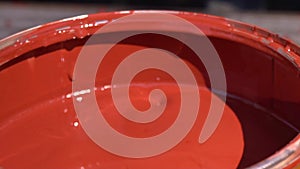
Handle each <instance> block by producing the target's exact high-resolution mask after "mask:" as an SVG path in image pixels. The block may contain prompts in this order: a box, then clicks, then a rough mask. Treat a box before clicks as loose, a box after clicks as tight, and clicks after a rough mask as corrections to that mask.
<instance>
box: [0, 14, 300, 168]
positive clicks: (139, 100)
mask: <svg viewBox="0 0 300 169" xmlns="http://www.w3.org/2000/svg"><path fill="white" fill-rule="evenodd" d="M125 15H128V14H121V13H103V14H96V15H91V16H89V17H87V18H81V19H80V18H77V19H74V20H67V21H63V22H55V23H50V24H46V25H44V26H42V27H39V28H35V29H33V30H30V31H27V32H24V33H21V34H19V35H14V36H12V37H10V38H7V39H5V40H3V41H1V44H0V48H1V52H0V65H1V66H0V80H1V83H0V93H1V98H0V106H1V113H0V131H1V132H0V149H1V151H0V166H2V167H3V168H4V169H5V168H47V167H49V168H80V167H82V166H83V167H85V168H99V167H100V168H101V167H102V168H121V167H125V166H129V167H132V168H141V166H143V168H145V167H149V168H154V167H155V168H158V167H160V168H167V167H171V168H174V167H179V168H199V167H200V166H199V165H201V166H204V168H235V167H236V166H237V165H238V164H239V167H246V166H250V165H252V164H254V163H257V162H259V161H261V160H263V159H265V158H266V157H268V156H270V155H272V154H273V153H275V152H276V151H278V150H279V149H281V148H282V147H283V146H284V145H286V144H288V143H289V142H290V141H291V140H292V139H293V138H294V137H296V135H297V134H299V129H300V125H299V124H300V122H299V119H300V115H299V110H300V92H299V91H300V89H299V86H300V79H299V64H300V60H299V53H300V49H299V48H298V47H297V46H296V45H295V44H293V43H291V42H289V41H287V40H285V39H282V38H280V37H278V36H275V35H273V34H271V33H269V32H267V31H264V30H262V29H260V28H256V27H252V26H249V25H246V24H242V23H237V22H233V21H230V20H226V19H224V18H218V17H213V16H207V15H202V14H192V13H176V15H178V16H180V17H183V18H184V19H187V20H188V21H190V22H192V23H193V24H195V25H196V26H198V27H199V28H201V30H202V31H203V32H204V33H205V34H206V35H207V36H208V37H209V38H210V40H211V41H212V43H213V45H214V46H215V48H216V50H217V52H218V53H219V55H220V57H221V60H222V62H223V66H224V69H225V73H226V78H227V85H228V92H229V93H230V95H229V96H228V101H227V102H226V103H227V107H226V109H225V112H224V116H223V118H222V122H221V124H220V125H219V127H218V129H217V131H216V133H215V134H214V135H213V137H212V138H211V139H209V140H208V142H206V143H205V144H203V145H199V144H198V143H196V142H195V140H197V137H198V135H199V132H200V129H201V126H202V125H203V120H204V118H205V116H206V114H207V110H208V106H209V102H208V101H209V98H210V91H209V90H207V87H206V86H208V87H209V86H210V85H209V83H208V79H207V74H206V71H205V69H204V67H203V64H202V63H201V61H199V60H197V56H195V54H194V53H193V52H191V51H190V50H189V49H188V48H187V47H186V46H185V45H184V44H182V43H180V42H178V41H176V40H174V39H171V38H167V37H163V36H158V35H153V34H144V35H139V36H135V37H131V38H129V39H126V40H124V41H122V42H121V43H119V44H118V45H116V46H115V47H114V50H112V52H110V53H109V54H108V57H106V58H107V59H106V58H105V59H106V60H104V61H103V65H102V66H100V69H99V72H98V75H97V80H96V87H97V90H96V93H97V98H98V104H99V106H100V107H101V106H102V108H103V109H107V110H110V111H112V112H114V113H113V114H114V116H110V114H105V117H106V118H107V120H108V121H111V122H112V123H111V125H112V126H113V127H114V128H116V129H117V130H119V131H120V132H124V133H126V134H128V135H131V136H136V137H147V136H151V135H155V134H157V133H159V132H161V131H163V130H164V129H165V128H166V127H167V126H168V125H170V124H171V123H172V121H173V120H174V118H176V114H172V113H168V112H174V110H176V109H177V108H178V103H179V102H180V99H178V97H176V95H178V92H176V91H178V87H177V86H176V85H174V84H173V83H172V82H174V80H173V79H172V78H171V77H169V76H168V75H166V74H163V73H162V72H161V71H156V70H151V71H146V72H143V74H140V75H138V76H136V78H135V79H134V81H133V82H132V84H133V85H132V87H131V99H132V102H133V104H134V105H135V106H136V107H137V108H139V109H141V110H143V109H146V108H147V106H148V104H147V102H145V97H146V98H147V96H148V92H149V91H150V90H151V89H153V88H157V87H159V88H162V89H163V90H164V91H165V92H166V93H167V94H169V95H170V98H171V99H173V101H174V103H175V104H170V105H169V107H168V109H167V110H166V111H165V113H164V115H163V116H162V117H161V118H159V119H158V120H157V121H156V122H157V124H159V125H158V126H159V127H156V128H154V124H148V125H145V126H143V127H138V126H136V125H135V124H132V123H130V122H128V121H126V120H124V119H122V118H120V117H118V114H117V112H116V110H115V109H114V107H113V106H108V105H111V104H109V103H111V100H110V99H109V97H107V95H109V90H105V91H101V90H99V89H100V88H101V87H103V86H104V85H107V84H109V83H110V80H111V75H112V72H113V70H114V69H115V67H116V66H117V64H118V63H119V60H118V59H121V58H122V57H123V56H126V54H129V53H131V52H133V51H136V50H139V49H142V48H146V47H160V48H163V49H166V50H169V51H172V52H174V53H175V54H177V55H178V56H180V57H182V58H183V59H185V61H186V63H187V64H188V65H189V66H190V68H191V69H192V70H193V73H194V74H195V76H196V77H197V82H198V85H199V86H201V88H200V90H199V92H200V95H201V105H203V106H200V113H199V114H200V116H199V118H198V119H197V121H196V125H195V126H194V128H193V129H192V131H191V132H190V133H189V135H188V136H187V137H186V138H185V139H184V140H183V142H182V143H180V144H179V145H178V146H176V147H175V148H174V149H172V150H171V151H169V152H167V153H165V154H162V155H160V156H158V157H155V158H149V159H142V160H136V159H124V158H121V157H118V156H115V155H112V154H109V153H107V152H106V151H104V150H102V149H101V148H99V147H98V146H97V145H96V144H94V143H93V142H92V141H91V140H90V139H89V138H88V136H86V135H85V133H84V132H83V130H82V129H81V126H80V124H79V125H78V126H77V124H78V123H77V122H78V121H77V119H76V116H75V112H74V109H73V105H72V99H69V98H67V96H69V95H68V94H69V93H71V81H72V80H74V79H72V73H73V66H74V63H75V61H76V57H77V56H78V53H79V52H80V49H81V48H82V46H83V45H84V43H85V42H86V40H87V38H88V37H89V35H90V34H93V32H95V31H96V30H97V29H98V28H99V27H101V25H98V26H91V27H87V28H85V25H86V24H87V25H89V24H90V23H95V22H97V21H103V20H108V21H111V20H112V19H114V18H118V17H121V16H125ZM156 24H157V26H161V25H163V24H166V23H156ZM167 24H171V23H167ZM81 26H82V27H81ZM174 26H175V25H174ZM182 33H183V35H184V36H191V35H189V34H185V32H182ZM73 38H74V39H73ZM114 51H115V52H114ZM116 51H122V53H121V54H124V55H122V56H118V57H117V55H118V54H120V52H116ZM109 56H110V57H109ZM112 56H114V57H112ZM105 62H107V63H114V64H105ZM101 71H102V72H101ZM103 71H104V72H105V75H103ZM157 76H160V78H161V79H163V80H161V81H160V82H164V83H163V84H159V83H158V82H157V81H156V79H155V78H154V77H157ZM144 82H147V84H145V83H144ZM135 84H143V87H138V86H135ZM149 84H150V85H149ZM136 89H137V90H136ZM136 91H142V93H137V92H136ZM103 97H107V98H106V99H105V100H104V102H100V101H99V100H101V98H103ZM275 116H276V118H275ZM116 117H118V118H116ZM236 117H237V118H236ZM279 118H280V119H283V121H284V122H283V121H280V120H278V119H279ZM121 122H122V123H121ZM240 125H241V127H242V129H243V135H242V133H241V130H240ZM124 126H125V127H124ZM228 135H230V137H229V136H228ZM242 137H243V138H244V143H243V138H242ZM243 145H245V147H244V148H243ZM241 157H242V159H241V161H240V158H241Z"/></svg>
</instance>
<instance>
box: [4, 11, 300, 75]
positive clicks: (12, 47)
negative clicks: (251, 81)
mask: <svg viewBox="0 0 300 169" xmlns="http://www.w3.org/2000/svg"><path fill="white" fill-rule="evenodd" d="M134 13H168V14H174V15H177V16H179V17H183V18H184V19H187V20H188V21H190V22H192V23H194V24H197V23H198V25H197V26H200V27H201V25H203V28H205V27H206V28H207V27H209V29H205V30H203V32H204V33H205V34H206V35H208V36H217V37H221V38H225V39H229V40H235V41H237V42H239V43H245V44H247V45H248V46H252V47H254V48H257V49H259V50H262V51H264V52H266V53H270V52H271V51H272V53H270V54H273V55H274V54H277V55H278V54H279V55H280V56H282V57H283V58H285V59H286V60H288V62H290V63H291V64H293V65H294V67H295V68H296V69H297V71H299V72H300V57H299V56H300V47H299V46H298V45H297V44H296V43H294V42H292V41H291V40H289V39H286V38H284V37H281V36H279V35H277V34H274V33H272V32H270V31H267V30H265V29H262V28H260V27H257V26H254V25H250V24H246V23H242V22H239V21H235V20H231V19H227V18H224V17H218V16H213V15H208V14H202V13H194V12H183V11H160V10H132V11H118V12H107V13H98V14H91V15H80V16H76V17H72V18H66V19H62V20H59V21H55V22H50V23H47V24H44V25H39V26H36V27H33V28H31V29H27V30H24V31H22V32H19V33H17V34H14V35H12V36H9V37H7V38H4V39H2V40H0V50H1V51H2V54H0V66H2V65H3V64H5V63H6V62H8V61H10V60H12V59H14V58H16V57H18V56H20V55H22V54H24V53H26V52H28V51H31V50H33V49H36V48H39V47H45V46H49V45H51V44H54V43H58V42H61V41H66V40H71V39H82V38H85V37H87V36H90V35H92V34H93V33H95V31H96V30H97V29H99V27H101V26H102V25H105V24H107V23H109V22H112V21H114V20H115V19H117V18H119V17H122V16H126V15H129V14H134ZM164 24H166V23H164ZM170 24H172V23H170ZM49 35H53V37H51V38H49ZM258 44H260V45H258ZM270 49H271V50H270ZM12 52H13V56H3V55H12V54H11V53H12Z"/></svg>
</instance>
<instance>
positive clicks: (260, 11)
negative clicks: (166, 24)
mask: <svg viewBox="0 0 300 169" xmlns="http://www.w3.org/2000/svg"><path fill="white" fill-rule="evenodd" d="M131 9H166V10H181V11H193V12H202V13H207V14H212V15H218V16H223V17H227V18H231V19H235V20H239V21H243V22H247V23H251V24H255V25H258V26H260V27H263V28H266V29H268V30H271V31H272V32H275V33H278V34H280V35H282V36H284V37H287V38H289V39H292V40H293V41H294V42H296V43H298V44H300V0H160V1H158V0H65V1H59V0H52V1H46V2H45V1H42V2H41V1H37V0H36V1H16V0H11V1H9V0H7V1H0V39H2V38H4V37H7V36H9V35H12V34H14V33H17V32H19V31H21V30H24V29H28V28H31V27H33V26H37V25H40V24H44V23H47V22H51V21H55V20H59V19H63V18H67V17H72V16H76V15H82V14H90V13H97V12H107V11H116V10H131Z"/></svg>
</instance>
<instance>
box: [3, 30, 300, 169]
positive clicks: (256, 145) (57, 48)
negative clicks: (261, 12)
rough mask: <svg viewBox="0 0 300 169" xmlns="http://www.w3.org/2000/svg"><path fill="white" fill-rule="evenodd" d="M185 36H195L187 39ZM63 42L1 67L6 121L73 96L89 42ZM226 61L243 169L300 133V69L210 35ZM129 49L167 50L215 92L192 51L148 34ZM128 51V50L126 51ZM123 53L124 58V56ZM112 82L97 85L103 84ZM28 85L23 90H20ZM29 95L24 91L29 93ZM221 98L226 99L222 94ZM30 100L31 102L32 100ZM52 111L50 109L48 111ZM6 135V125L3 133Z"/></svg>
mask: <svg viewBox="0 0 300 169" xmlns="http://www.w3.org/2000/svg"><path fill="white" fill-rule="evenodd" d="M181 34H182V36H186V37H189V36H194V35H191V34H184V33H181ZM88 38H89V36H87V37H85V38H82V39H78V38H75V39H71V40H64V39H63V38H62V39H61V41H60V42H58V43H54V44H51V45H45V46H44V47H38V48H36V49H33V50H31V51H29V52H26V53H24V54H22V55H21V56H18V57H17V58H15V59H12V60H10V61H9V62H7V63H5V64H4V65H1V67H0V70H1V72H0V78H1V79H3V80H2V81H1V84H0V86H1V88H0V93H3V95H4V96H5V99H1V102H0V106H1V107H2V113H1V114H0V121H1V122H3V123H5V124H6V125H11V124H10V123H8V122H7V121H11V120H10V119H12V117H14V118H17V117H18V113H19V112H22V111H23V110H24V109H30V107H31V106H32V107H33V105H41V106H43V105H44V104H45V103H47V100H48V101H49V100H52V99H53V98H56V97H60V96H63V95H64V94H65V93H70V92H71V90H72V88H71V84H72V81H73V80H76V79H73V75H72V74H73V68H74V64H75V62H76V58H77V56H78V54H79V52H80V50H81V48H82V46H83V45H84V44H85V42H86V41H87V40H88ZM208 38H209V39H210V40H211V42H212V44H213V45H214V47H215V49H216V51H217V52H218V54H219V56H220V59H221V61H222V64H223V67H224V70H225V74H226V80H227V87H228V96H227V101H226V103H227V104H228V105H229V106H230V108H231V109H232V110H233V111H234V112H235V114H236V115H237V117H238V118H239V121H240V123H241V125H242V129H243V133H244V140H245V150H244V153H243V157H242V160H241V162H240V165H239V167H240V168H244V167H247V166H250V165H252V164H255V163H257V162H259V161H261V160H263V159H265V158H267V157H269V156H270V155H272V154H274V153H275V152H276V151H278V150H279V149H281V148H283V147H284V146H285V145H286V144H288V143H289V142H290V141H291V140H292V139H293V138H294V137H295V136H296V135H297V134H298V133H299V130H300V126H299V124H300V123H299V119H300V115H299V113H298V112H297V110H299V109H300V93H299V92H298V91H299V90H298V89H299V85H300V78H299V74H298V67H296V66H295V65H294V64H293V63H291V61H290V60H288V59H287V58H285V57H283V56H282V54H280V53H278V52H274V51H271V49H270V48H268V44H263V43H261V44H259V45H262V46H265V49H264V50H261V49H258V48H256V47H255V44H253V43H251V42H248V41H244V42H241V41H236V40H235V39H234V38H233V39H230V38H222V37H218V36H216V35H208ZM120 43H121V44H123V45H124V46H125V47H126V46H143V47H157V46H158V47H162V46H163V47H164V48H165V49H168V50H170V51H172V52H173V53H175V54H176V55H178V56H180V57H181V58H182V59H184V60H186V61H188V62H189V63H191V64H192V65H194V66H195V67H197V68H198V69H199V71H200V72H201V73H202V74H203V76H204V79H205V85H206V86H208V87H209V86H210V84H209V79H208V76H207V72H206V70H205V67H204V66H203V63H202V62H201V61H200V60H199V59H198V58H197V57H196V56H195V54H194V53H193V52H192V51H191V49H189V48H188V47H187V46H185V45H184V44H182V43H181V42H179V41H177V40H175V39H170V38H168V37H165V36H161V35H155V34H142V35H138V36H134V37H131V38H128V39H126V40H123V41H122V42H120ZM124 51H126V48H124ZM124 51H123V52H124ZM105 79H106V77H102V79H101V80H100V79H96V84H97V81H98V80H99V81H98V82H99V83H98V84H100V83H102V82H103V81H105ZM20 85H22V88H21V87H19V86H20ZM24 88H25V89H26V90H23V89H24ZM216 94H220V95H221V94H222V92H220V93H216ZM29 96H30V97H29ZM44 106H46V105H44ZM2 129H3V130H4V129H5V126H4V125H3V126H2V128H1V130H2Z"/></svg>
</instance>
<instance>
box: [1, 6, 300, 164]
mask: <svg viewBox="0 0 300 169" xmlns="http://www.w3.org/2000/svg"><path fill="white" fill-rule="evenodd" d="M134 13H167V14H174V15H177V16H179V17H183V18H185V19H187V20H188V21H190V22H192V23H194V24H196V25H197V24H198V25H197V26H201V25H200V24H202V25H204V26H203V27H204V28H206V29H204V30H203V32H204V33H205V34H207V35H208V36H215V37H220V38H224V39H229V40H234V41H237V42H239V43H243V44H247V45H248V46H252V47H254V48H256V49H259V50H262V51H264V52H266V53H269V54H272V55H278V56H281V57H282V58H284V59H285V60H286V61H288V62H289V63H291V65H292V67H294V68H295V69H296V71H298V72H300V57H299V56H300V47H299V46H298V45H297V44H296V43H294V42H292V41H290V40H288V39H286V38H283V37H281V36H279V35H277V34H274V33H271V32H269V31H267V30H264V29H262V28H259V27H257V26H254V25H249V24H246V23H242V22H238V21H234V20H231V19H227V18H223V17H218V16H212V15H207V14H201V13H192V12H183V11H159V10H138V11H118V12H108V13H99V14H92V15H80V16H77V17H72V18H67V19H62V20H59V21H56V22H51V23H48V24H45V25H41V26H36V27H34V28H31V29H28V30H25V31H22V32H20V33H17V34H14V35H12V36H9V37H7V38H5V39H3V40H0V51H1V52H0V67H1V66H3V65H5V64H6V63H7V62H9V61H11V60H13V59H15V58H17V57H19V56H21V55H22V54H25V53H27V52H29V51H31V50H34V49H37V48H39V47H46V46H49V45H51V44H55V43H59V42H61V41H67V40H71V39H83V38H85V37H88V36H90V35H92V34H93V33H94V32H95V31H96V30H97V29H99V27H101V26H102V25H105V24H107V23H110V22H112V21H113V20H115V19H117V18H119V17H122V16H126V15H129V14H134ZM164 24H165V23H164ZM167 24H172V23H167ZM208 27H209V29H207V28H208ZM49 35H53V37H51V38H49ZM299 159H300V134H299V135H298V136H297V137H295V138H294V140H293V141H292V142H291V143H290V144H288V145H287V146H286V147H284V148H283V149H281V150H280V151H278V152H277V153H275V154H274V155H272V156H270V157H269V158H267V159H265V160H263V161H261V162H259V163H257V164H254V165H253V166H251V167H249V168H257V167H258V168H273V167H274V166H275V167H277V166H278V167H279V168H282V167H283V168H284V167H287V166H286V165H290V164H291V163H294V162H299ZM286 160H288V162H287V161H286ZM283 163H284V164H283Z"/></svg>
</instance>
